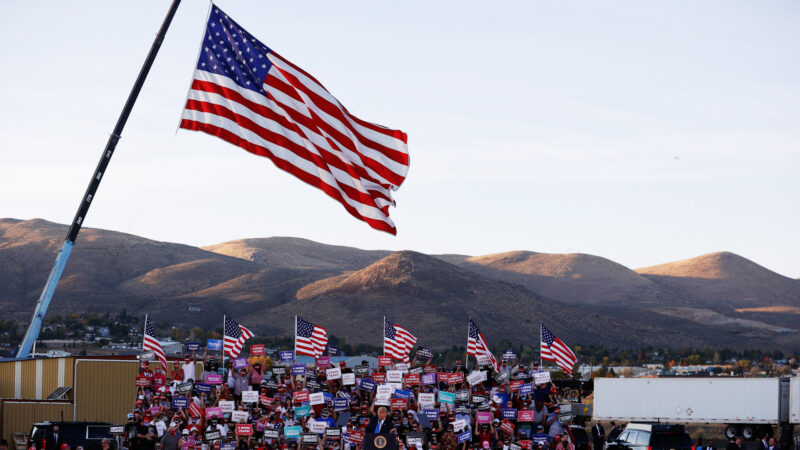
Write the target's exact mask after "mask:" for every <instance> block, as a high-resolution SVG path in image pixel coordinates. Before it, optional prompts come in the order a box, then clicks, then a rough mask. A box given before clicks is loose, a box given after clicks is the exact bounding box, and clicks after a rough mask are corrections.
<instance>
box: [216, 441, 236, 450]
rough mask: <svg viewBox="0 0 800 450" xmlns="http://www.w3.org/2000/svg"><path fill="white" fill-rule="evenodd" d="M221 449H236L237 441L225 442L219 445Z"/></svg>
mask: <svg viewBox="0 0 800 450" xmlns="http://www.w3.org/2000/svg"><path fill="white" fill-rule="evenodd" d="M219 450H236V442H225V443H224V444H222V445H220V446H219Z"/></svg>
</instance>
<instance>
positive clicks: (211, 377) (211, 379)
mask: <svg viewBox="0 0 800 450" xmlns="http://www.w3.org/2000/svg"><path fill="white" fill-rule="evenodd" d="M206 383H208V384H222V375H220V374H218V373H211V372H206Z"/></svg>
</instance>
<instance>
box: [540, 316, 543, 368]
mask: <svg viewBox="0 0 800 450" xmlns="http://www.w3.org/2000/svg"><path fill="white" fill-rule="evenodd" d="M543 327H544V324H543V323H541V322H539V368H540V369H542V370H544V359H543V358H542V328H543Z"/></svg>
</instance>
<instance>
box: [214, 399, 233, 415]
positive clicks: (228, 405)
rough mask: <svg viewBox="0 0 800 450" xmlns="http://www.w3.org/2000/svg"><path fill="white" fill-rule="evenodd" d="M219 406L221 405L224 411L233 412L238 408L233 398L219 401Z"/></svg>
mask: <svg viewBox="0 0 800 450" xmlns="http://www.w3.org/2000/svg"><path fill="white" fill-rule="evenodd" d="M217 406H219V407H220V408H221V411H222V412H224V413H231V412H233V410H234V409H236V403H235V402H234V401H233V400H220V401H219V402H217Z"/></svg>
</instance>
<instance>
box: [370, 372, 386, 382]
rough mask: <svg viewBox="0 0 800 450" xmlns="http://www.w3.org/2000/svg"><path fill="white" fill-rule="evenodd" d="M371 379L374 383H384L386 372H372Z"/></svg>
mask: <svg viewBox="0 0 800 450" xmlns="http://www.w3.org/2000/svg"><path fill="white" fill-rule="evenodd" d="M372 380H373V381H375V382H376V383H386V374H385V373H383V372H375V373H373V374H372Z"/></svg>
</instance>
